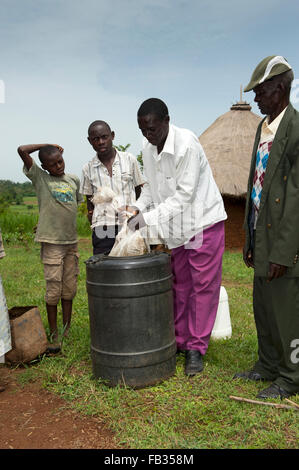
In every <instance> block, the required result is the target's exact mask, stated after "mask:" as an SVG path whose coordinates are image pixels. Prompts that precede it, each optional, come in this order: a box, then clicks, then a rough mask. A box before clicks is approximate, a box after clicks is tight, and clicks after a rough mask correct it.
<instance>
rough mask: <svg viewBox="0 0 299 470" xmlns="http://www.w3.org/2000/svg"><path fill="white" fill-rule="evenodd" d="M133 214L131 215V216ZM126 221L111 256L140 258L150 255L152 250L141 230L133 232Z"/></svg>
mask: <svg viewBox="0 0 299 470" xmlns="http://www.w3.org/2000/svg"><path fill="white" fill-rule="evenodd" d="M131 215H132V214H130V216H131ZM127 222H128V218H127V219H126V220H125V222H124V224H123V226H122V228H121V230H120V232H119V233H118V234H117V236H116V239H115V243H114V245H113V248H112V250H111V251H110V254H109V256H139V255H144V254H146V253H149V251H150V249H149V246H148V244H147V242H146V240H145V239H144V238H143V236H142V235H141V233H140V231H139V230H136V231H135V232H133V230H131V229H130V228H129V227H128V224H127Z"/></svg>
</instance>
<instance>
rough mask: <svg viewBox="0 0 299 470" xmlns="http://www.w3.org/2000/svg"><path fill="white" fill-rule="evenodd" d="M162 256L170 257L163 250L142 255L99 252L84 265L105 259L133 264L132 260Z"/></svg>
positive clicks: (95, 263)
mask: <svg viewBox="0 0 299 470" xmlns="http://www.w3.org/2000/svg"><path fill="white" fill-rule="evenodd" d="M162 256H163V257H164V258H166V257H167V258H168V259H169V258H170V254H169V253H165V252H161V251H160V252H151V253H145V254H144V255H137V256H110V255H105V254H100V255H93V256H91V257H90V258H88V259H87V260H85V261H84V263H85V264H86V266H89V265H99V264H100V263H102V262H105V261H111V262H113V261H117V262H118V263H119V262H122V261H124V262H125V261H127V262H128V261H131V263H130V264H135V263H134V262H137V261H141V260H146V259H152V260H153V259H158V257H160V258H161V257H162Z"/></svg>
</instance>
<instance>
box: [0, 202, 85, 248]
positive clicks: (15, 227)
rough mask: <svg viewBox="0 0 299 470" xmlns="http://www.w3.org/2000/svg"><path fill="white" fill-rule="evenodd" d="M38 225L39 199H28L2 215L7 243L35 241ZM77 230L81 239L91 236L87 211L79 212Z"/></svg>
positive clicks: (0, 219)
mask: <svg viewBox="0 0 299 470" xmlns="http://www.w3.org/2000/svg"><path fill="white" fill-rule="evenodd" d="M37 223H38V204H37V198H36V197H34V196H32V197H29V196H28V197H26V198H24V200H23V204H12V205H11V206H10V207H9V210H8V211H7V212H5V213H4V214H1V215H0V227H1V230H2V237H3V240H4V242H5V243H10V244H11V243H12V244H14V243H18V242H22V243H27V244H28V243H30V242H32V241H33V240H34V230H35V227H36V225H37ZM77 230H78V235H79V237H89V236H90V233H91V231H90V224H89V222H88V220H87V217H86V215H85V211H84V210H83V211H78V215H77Z"/></svg>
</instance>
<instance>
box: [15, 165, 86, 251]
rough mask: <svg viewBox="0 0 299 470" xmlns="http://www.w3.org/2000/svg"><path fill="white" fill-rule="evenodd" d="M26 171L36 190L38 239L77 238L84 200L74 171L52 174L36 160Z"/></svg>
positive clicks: (60, 241)
mask: <svg viewBox="0 0 299 470" xmlns="http://www.w3.org/2000/svg"><path fill="white" fill-rule="evenodd" d="M23 171H24V173H25V175H26V176H27V177H28V178H29V179H30V180H31V181H32V184H33V186H34V188H35V190H36V194H37V199H38V207H39V220H38V226H37V231H36V236H35V241H37V242H46V243H54V244H61V245H67V244H71V243H76V242H77V207H78V204H81V202H83V196H82V195H81V194H80V193H79V187H80V181H79V178H78V177H77V176H75V175H67V174H66V175H63V176H51V175H50V174H49V173H48V172H47V171H45V170H42V169H41V168H40V167H39V166H38V165H36V163H35V162H34V161H33V165H32V167H31V168H30V170H27V168H26V167H25V166H24V168H23Z"/></svg>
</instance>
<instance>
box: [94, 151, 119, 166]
mask: <svg viewBox="0 0 299 470" xmlns="http://www.w3.org/2000/svg"><path fill="white" fill-rule="evenodd" d="M115 152H116V153H115V158H114V161H113V164H114V163H116V162H118V161H119V154H118V151H117V149H115ZM100 165H102V166H105V165H104V163H103V162H101V160H100V159H99V157H98V154H97V153H96V154H95V156H94V157H93V159H92V166H94V167H96V166H100Z"/></svg>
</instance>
